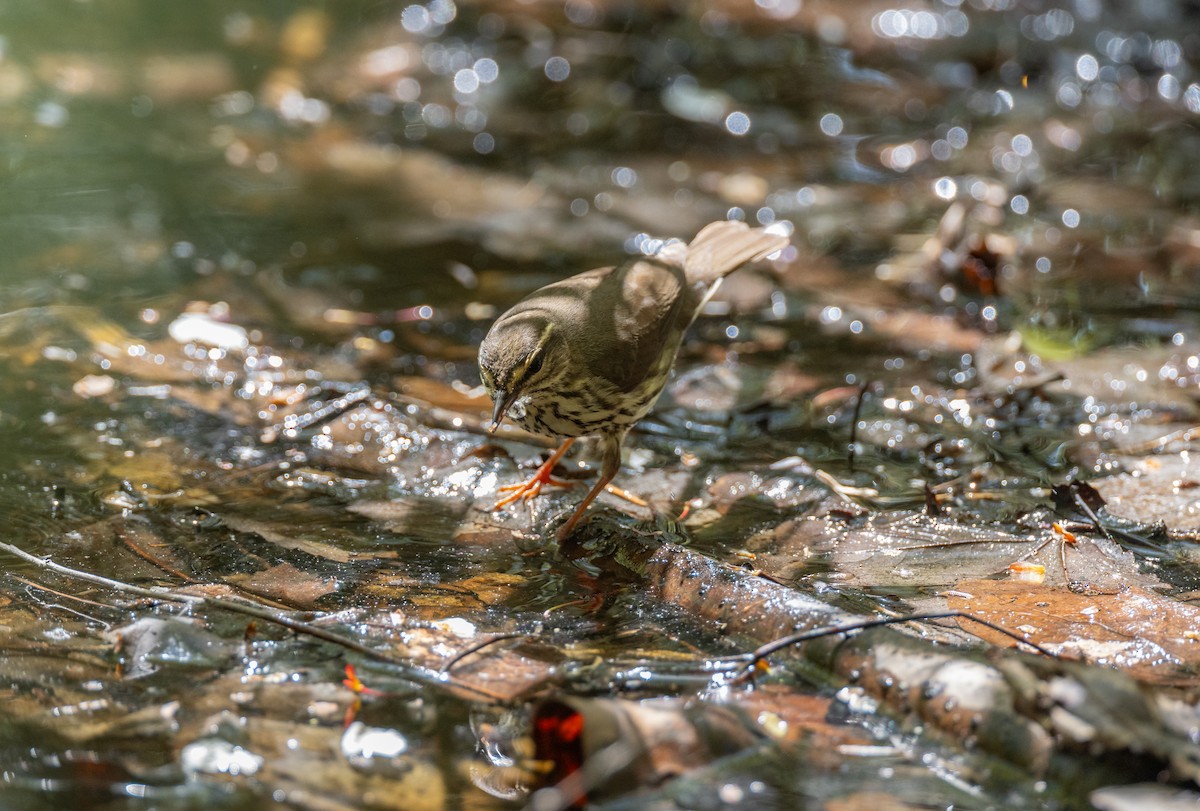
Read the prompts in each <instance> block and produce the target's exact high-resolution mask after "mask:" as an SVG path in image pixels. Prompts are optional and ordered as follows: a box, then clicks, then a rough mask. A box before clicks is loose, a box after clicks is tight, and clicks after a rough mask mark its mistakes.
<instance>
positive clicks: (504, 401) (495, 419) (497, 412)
mask: <svg viewBox="0 0 1200 811" xmlns="http://www.w3.org/2000/svg"><path fill="white" fill-rule="evenodd" d="M495 399H496V407H495V408H494V409H492V424H491V427H489V428H488V433H489V434H494V433H496V431H497V429H499V428H500V423H501V422H503V421H504V415H505V414H507V413H508V407H509V406H510V405H512V404H513V400H515V399H517V398H516V396H515V394H514V393H512V392H507V391H505V390H504V389H497V390H496V395H495Z"/></svg>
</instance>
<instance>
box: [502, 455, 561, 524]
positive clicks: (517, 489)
mask: <svg viewBox="0 0 1200 811" xmlns="http://www.w3.org/2000/svg"><path fill="white" fill-rule="evenodd" d="M557 463H558V459H557V458H556V457H554V456H551V457H550V458H549V459H547V460H546V461H545V462H544V463H543V464H542V466H541V467H539V468H538V469H537V471H536V472H535V473H534V474H533V475H532V476H531V477H530V478H529V481H525V482H521V483H520V484H510V485H507V486H505V487H501V488H500V490H499V492H501V493H508V495H507V496H505V497H504V498H502V499H500V500H499V501H497V502H496V503H495V504H493V505H492V507H491V511H492V512H495V511H496V510H500V509H503V508H504V507H507V506H508V505H509V504H512V503H513V502H514V501H517V500H523V501H532V500H533V499H535V498H537V497H538V494H539V493H541V492H542V488H543V487H545V486H546V485H550V486H551V487H574V486H575V483H574V482H570V481H566V480H565V479H557V478H555V477H554V476H553V475H551V472H552V471H553V470H554V465H555V464H557Z"/></svg>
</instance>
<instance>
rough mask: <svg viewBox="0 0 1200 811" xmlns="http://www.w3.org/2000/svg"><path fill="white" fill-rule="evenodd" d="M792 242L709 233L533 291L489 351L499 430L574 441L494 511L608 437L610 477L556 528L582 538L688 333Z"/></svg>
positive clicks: (485, 359)
mask: <svg viewBox="0 0 1200 811" xmlns="http://www.w3.org/2000/svg"><path fill="white" fill-rule="evenodd" d="M787 244H788V240H787V238H786V237H784V236H781V235H779V234H774V233H769V232H768V231H766V230H764V229H761V228H750V227H748V226H747V225H746V224H745V223H740V222H732V221H723V222H714V223H711V224H709V225H707V226H705V227H704V228H703V229H702V230H701V231H700V233H698V234H697V235H696V238H695V239H693V240H692V241H691V242H690V243H689V244H687V245H686V246H685V245H683V243H680V242H671V243H668V244H667V245H666V246H665V247H664V248H663V249H662V250H660V251H659V252H658V253H656V254H655V255H653V256H651V257H647V258H644V259H635V260H631V261H629V262H626V263H625V264H623V265H619V266H617V267H608V268H597V269H596V270H589V271H586V272H584V273H580V274H578V275H575V276H571V277H569V278H567V279H563V280H562V281H559V282H554V283H553V284H548V285H546V286H545V287H543V288H541V289H540V290H536V291H534V292H533V293H531V294H529V295H528V296H526V297H525V298H524V299H522V300H521V301H519V302H517V304H515V305H514V306H513V307H512V309H510V310H508V312H506V313H504V314H503V315H502V316H500V317H499V318H498V319H496V323H494V324H493V325H492V328H491V330H489V331H488V334H487V337H486V338H484V339H483V344H482V345H481V346H480V347H479V373H480V376H481V377H482V378H483V384H484V386H485V387H487V391H488V394H490V395H491V397H492V401H493V402H494V404H495V410H494V411H493V413H492V425H491V430H492V431H495V430H496V429H497V428H498V427H499V426H500V423H501V422H502V421H503V420H504V418H505V417H508V419H510V420H512V421H513V422H515V423H517V424H518V425H520V426H521V427H522V428H524V429H526V430H527V431H532V432H534V433H537V434H544V435H546V436H553V437H561V438H562V439H563V442H562V444H561V445H560V446H559V448H558V450H556V451H555V452H554V453H552V454H551V455H550V458H549V459H547V460H546V461H545V463H543V464H542V465H541V467H539V468H538V470H537V472H536V473H535V474H534V475H533V477H532V478H531V479H530V480H529V481H527V482H525V483H523V484H520V485H514V486H512V487H506V488H502V489H503V490H508V491H511V493H510V495H509V496H508V497H507V498H504V499H501V500H500V501H499V502H497V504H496V505H494V506H493V508H492V509H499V508H500V507H503V506H505V505H507V504H510V503H512V502H513V501H516V500H517V499H520V498H524V499H530V498H533V497H534V496H536V495H537V494H538V492H539V491H540V490H541V488H542V487H543V486H544V485H546V484H554V485H561V484H564V483H563V482H560V481H559V480H557V479H554V478H553V477H552V476H551V472H552V471H553V470H554V466H555V465H556V464H557V463H558V461H559V460H560V459H562V457H563V455H564V454H565V453H566V452H567V449H568V448H569V447H570V446H571V443H572V442H574V441H575V440H576V439H577V438H578V437H582V436H593V435H594V436H598V437H600V440H601V448H602V451H601V453H602V455H601V468H600V480H599V481H598V482H596V484H595V485H594V486H593V487H592V489H591V491H589V492H588V494H587V495H586V496H584V498H583V501H581V502H580V504H579V506H578V507H576V509H575V512H574V513H572V514H571V517H570V518H569V519H567V522H566V523H565V524H563V525H562V527H560V528H559V530H558V532H557V533H556V537H557V539H558V540H560V541H561V540H563V539H565V538H566V537H567V536H568V535H570V533H571V531H572V530H573V529H574V528H575V525H576V524H577V523H578V522H579V519H580V517H582V515H583V513H584V511H585V510H586V509H587V507H588V505H589V504H591V503H592V500H593V499H595V498H596V496H598V495H599V494H600V492H601V491H602V490H603V489H604V488H605V486H606V485H608V483H609V482H610V481H612V479H613V477H614V476H616V474H617V470H618V469H619V468H620V465H621V442H622V440H624V438H625V432H626V431H628V430H629V428H630V426H632V425H633V424H634V423H636V422H637V421H638V420H640V419H641V418H642V417H644V416H645V415H646V412H648V411H649V410H650V408H651V407H652V406H653V405H654V401H655V400H657V399H658V395H659V394H660V393H662V390H663V386H664V385H665V384H666V382H667V377H668V375H669V374H670V371H671V365H672V364H673V363H674V361H675V354H676V352H678V350H679V345H680V343H681V342H682V340H683V334H684V332H685V331H686V330H687V328H688V326H689V325H690V324H691V323H692V321H693V320H694V319H695V318H696V315H697V314H698V313H699V312H700V310H701V308H703V306H704V305H705V303H706V302H707V301H708V300H709V298H710V297H711V296H712V294H713V293H714V292H715V291H716V289H717V287H718V286H719V285H720V283H721V279H722V278H724V277H725V276H727V275H728V274H730V273H732V272H733V271H735V270H737V269H738V268H739V267H741V266H742V265H744V264H746V263H747V262H753V261H755V260H758V259H762V258H763V257H765V256H767V255H769V254H771V253H774V252H776V251H779V250H781V249H782V248H784V247H785V246H786V245H787Z"/></svg>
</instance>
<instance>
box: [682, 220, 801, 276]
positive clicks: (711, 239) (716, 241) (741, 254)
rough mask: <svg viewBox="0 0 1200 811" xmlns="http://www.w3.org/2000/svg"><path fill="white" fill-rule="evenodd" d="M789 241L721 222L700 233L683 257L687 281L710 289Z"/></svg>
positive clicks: (764, 231) (782, 247)
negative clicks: (718, 281)
mask: <svg viewBox="0 0 1200 811" xmlns="http://www.w3.org/2000/svg"><path fill="white" fill-rule="evenodd" d="M788 242H789V240H788V238H787V237H785V236H783V235H781V234H772V233H768V232H767V231H766V230H765V229H763V228H751V227H750V226H748V225H746V223H744V222H735V221H733V220H721V221H719V222H713V223H709V224H708V225H706V226H704V227H703V228H702V229H700V233H698V234H696V237H695V239H693V240H692V241H691V242H690V243H688V246H687V250H686V251H685V252H684V253H683V272H684V273H685V274H687V278H688V281H691V282H701V283H703V284H706V285H711V284H713V283H714V282H716V281H717V280H718V279H721V278H723V277H724V276H726V275H728V274H730V273H732V272H733V271H735V270H737V269H738V268H739V267H741V266H742V265H744V264H746V263H747V262H754V261H756V260H759V259H762V258H763V257H765V256H769V255H770V254H773V253H775V252H776V251H780V250H783V249H784V248H786V247H787V246H788Z"/></svg>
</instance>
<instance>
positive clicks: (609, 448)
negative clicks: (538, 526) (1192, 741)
mask: <svg viewBox="0 0 1200 811" xmlns="http://www.w3.org/2000/svg"><path fill="white" fill-rule="evenodd" d="M624 438H625V434H624V432H622V433H620V434H615V435H612V436H609V437H607V438H606V440H605V443H604V456H603V458H602V459H601V463H600V481H598V482H596V484H595V485H593V486H592V489H591V490H589V491H588V494H587V495H586V496H584V497H583V501H581V502H579V506H578V507H576V508H575V512H573V513H571V517H570V518H568V519H567V523H565V524H563V525H562V526H561V527H559V528H558V531H557V532H555V533H554V540H556V541H558V542H559V543H562V542H563V541H565V540H566V539H567V538H568V537H570V535H571V532H572V531H573V530H574V529H575V525H576V524H578V523H579V519H580V518H583V513H584V511H585V510H586V509H587V508H588V505H589V504H591V503H592V502H593V501H595V500H596V496H598V495H600V494H601V493H602V492H604V488H605V487H607V486H608V483H609V482H611V481H612V480H613V477H614V476H616V475H617V471H618V470H620V469H621V440H622V439H624Z"/></svg>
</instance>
